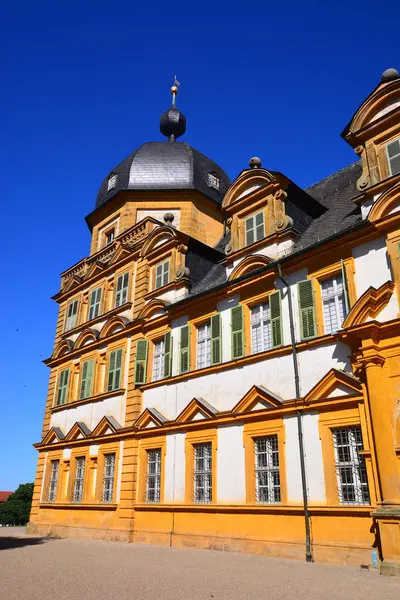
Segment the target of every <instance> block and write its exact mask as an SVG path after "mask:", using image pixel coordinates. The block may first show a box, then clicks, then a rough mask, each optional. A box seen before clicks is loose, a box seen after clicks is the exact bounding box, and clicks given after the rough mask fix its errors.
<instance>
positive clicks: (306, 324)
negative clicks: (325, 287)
mask: <svg viewBox="0 0 400 600" xmlns="http://www.w3.org/2000/svg"><path fill="white" fill-rule="evenodd" d="M297 293H298V298H299V312H300V331H301V339H302V340H305V339H308V338H312V337H315V336H316V334H317V323H316V319H315V307H314V291H313V282H312V280H311V279H305V280H304V281H299V283H298V284H297Z"/></svg>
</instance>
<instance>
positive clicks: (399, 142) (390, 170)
mask: <svg viewBox="0 0 400 600" xmlns="http://www.w3.org/2000/svg"><path fill="white" fill-rule="evenodd" d="M396 143H397V145H398V147H399V151H398V152H397V153H396V154H395V155H394V156H392V157H390V156H389V146H391V145H392V144H396ZM385 150H386V158H387V162H388V168H389V173H390V176H393V175H400V166H399V170H398V171H397V172H396V173H393V170H392V163H391V161H392V160H393V159H394V158H397V159H399V160H400V138H397V139H396V140H392V141H391V142H388V143H387V144H386V147H385Z"/></svg>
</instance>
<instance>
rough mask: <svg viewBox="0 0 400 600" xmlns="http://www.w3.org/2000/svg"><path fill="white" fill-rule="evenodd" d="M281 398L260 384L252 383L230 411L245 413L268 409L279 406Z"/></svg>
mask: <svg viewBox="0 0 400 600" xmlns="http://www.w3.org/2000/svg"><path fill="white" fill-rule="evenodd" d="M282 402H283V400H282V398H281V397H280V396H277V395H276V394H274V393H273V392H271V391H270V390H267V388H265V387H263V386H262V385H253V387H252V388H250V390H249V391H248V392H247V393H246V394H245V395H244V396H243V398H242V399H241V400H239V402H238V403H237V404H236V406H234V407H233V409H232V413H233V414H238V413H245V412H252V411H255V410H266V409H267V410H270V409H271V408H280V406H281V405H282Z"/></svg>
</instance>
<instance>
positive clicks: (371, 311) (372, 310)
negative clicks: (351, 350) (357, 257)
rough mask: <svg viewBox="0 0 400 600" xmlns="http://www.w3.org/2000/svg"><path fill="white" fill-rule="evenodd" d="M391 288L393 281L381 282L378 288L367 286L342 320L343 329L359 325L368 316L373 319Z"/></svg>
mask: <svg viewBox="0 0 400 600" xmlns="http://www.w3.org/2000/svg"><path fill="white" fill-rule="evenodd" d="M393 290H394V283H393V282H392V281H387V282H386V283H383V284H382V285H381V286H380V287H379V288H378V289H376V288H374V287H372V286H371V287H369V288H368V289H367V290H366V291H365V292H364V293H363V295H362V296H360V298H359V299H358V300H357V302H356V303H355V304H354V306H353V307H352V308H351V310H350V312H349V314H348V315H347V317H346V319H345V320H344V322H343V329H346V328H347V327H353V326H354V325H361V324H362V323H364V322H365V321H366V320H367V319H368V318H372V319H375V317H376V316H377V315H378V314H379V313H380V312H381V310H383V309H384V307H385V306H386V305H387V304H388V302H389V300H390V298H391V297H392V294H393Z"/></svg>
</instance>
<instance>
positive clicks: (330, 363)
mask: <svg viewBox="0 0 400 600" xmlns="http://www.w3.org/2000/svg"><path fill="white" fill-rule="evenodd" d="M350 354H351V350H350V348H349V347H348V346H346V345H345V344H341V343H340V342H337V343H336V344H329V345H327V346H319V347H317V348H312V349H310V350H307V351H305V352H299V353H298V354H297V359H298V365H299V374H300V393H301V395H302V396H304V395H305V394H307V393H308V392H309V391H310V390H311V389H312V388H313V387H314V385H315V384H316V383H318V381H320V379H322V377H323V376H324V375H326V373H327V372H328V371H329V370H330V369H332V368H333V367H335V368H336V369H342V370H345V371H348V372H349V373H351V372H352V370H351V362H350V358H349V357H350ZM290 359H292V357H291V356H290Z"/></svg>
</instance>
